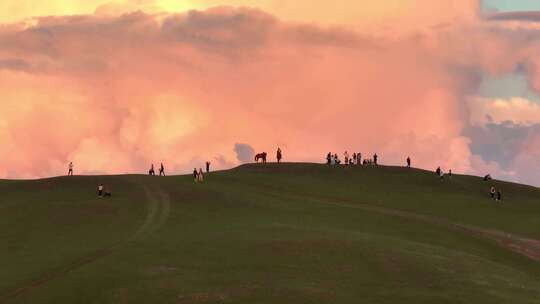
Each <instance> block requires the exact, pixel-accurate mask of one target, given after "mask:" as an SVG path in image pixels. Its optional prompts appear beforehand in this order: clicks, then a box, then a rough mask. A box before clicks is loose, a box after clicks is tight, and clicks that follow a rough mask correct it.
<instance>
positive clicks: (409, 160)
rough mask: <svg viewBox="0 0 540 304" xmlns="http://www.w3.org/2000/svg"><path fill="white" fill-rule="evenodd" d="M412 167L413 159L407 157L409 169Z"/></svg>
mask: <svg viewBox="0 0 540 304" xmlns="http://www.w3.org/2000/svg"><path fill="white" fill-rule="evenodd" d="M410 167H411V158H410V157H407V168H410Z"/></svg>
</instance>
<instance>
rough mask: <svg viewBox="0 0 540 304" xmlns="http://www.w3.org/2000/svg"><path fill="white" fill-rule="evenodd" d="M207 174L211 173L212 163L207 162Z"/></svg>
mask: <svg viewBox="0 0 540 304" xmlns="http://www.w3.org/2000/svg"><path fill="white" fill-rule="evenodd" d="M206 173H210V162H209V161H207V162H206Z"/></svg>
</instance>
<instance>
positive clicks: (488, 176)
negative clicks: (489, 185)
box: [484, 174, 492, 182]
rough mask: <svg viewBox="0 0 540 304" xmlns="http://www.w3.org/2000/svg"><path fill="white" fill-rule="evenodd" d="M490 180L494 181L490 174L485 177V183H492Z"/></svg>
mask: <svg viewBox="0 0 540 304" xmlns="http://www.w3.org/2000/svg"><path fill="white" fill-rule="evenodd" d="M490 180H492V178H491V175H490V174H488V175H486V176H484V181H485V182H487V181H490Z"/></svg>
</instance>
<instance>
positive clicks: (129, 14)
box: [0, 0, 540, 186]
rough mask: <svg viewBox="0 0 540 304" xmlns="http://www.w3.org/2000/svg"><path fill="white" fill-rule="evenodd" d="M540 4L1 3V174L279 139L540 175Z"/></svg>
mask: <svg viewBox="0 0 540 304" xmlns="http://www.w3.org/2000/svg"><path fill="white" fill-rule="evenodd" d="M539 6H540V5H538V4H536V1H525V0H524V1H518V0H513V1H497V0H491V1H488V0H486V1H479V0H455V1H433V0H387V1H357V0H336V1H333V2H332V5H330V4H329V3H328V1H322V0H297V1H283V0H257V1H254V0H186V1H179V0H127V1H110V0H84V1H83V0H69V1H67V0H50V1H42V2H40V3H35V1H29V0H28V1H26V0H3V1H2V2H0V105H1V106H2V111H0V178H39V177H46V176H55V175H62V174H65V173H66V171H67V165H68V163H69V162H70V161H73V162H74V164H75V171H76V173H79V174H107V173H143V172H147V170H148V168H149V167H150V164H152V163H154V164H156V165H157V164H159V163H160V162H163V163H164V164H165V166H166V169H167V170H168V171H169V172H170V173H187V172H189V171H191V170H193V168H194V167H202V166H203V164H204V162H206V161H207V160H209V161H211V162H212V167H213V168H214V169H225V168H230V167H233V166H236V165H238V164H241V163H243V162H247V161H249V160H250V158H251V156H252V154H253V153H255V152H262V151H266V152H269V153H270V155H271V156H272V157H273V156H274V154H275V150H276V149H277V147H278V146H279V147H281V149H282V150H283V154H284V158H285V160H286V161H313V162H323V161H324V158H325V155H326V153H328V152H330V151H332V152H335V153H339V154H343V152H344V151H348V152H349V153H353V152H361V153H362V155H364V156H369V155H372V154H373V153H377V154H378V155H379V159H380V161H381V162H382V163H384V164H390V165H402V164H403V163H404V160H405V159H406V158H407V156H410V157H411V158H412V160H413V165H415V166H417V167H421V168H425V169H431V170H434V169H435V168H436V167H438V166H441V167H442V168H443V169H444V170H450V169H452V171H453V172H460V173H465V174H476V175H484V174H487V173H490V174H491V175H492V176H494V177H495V178H500V179H505V180H510V181H516V182H521V183H527V184H531V185H536V186H540V97H539V96H540V57H538V56H537V54H539V52H540V13H538V12H536V11H535V10H540V7H539ZM272 157H271V158H272Z"/></svg>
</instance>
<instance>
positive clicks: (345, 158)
mask: <svg viewBox="0 0 540 304" xmlns="http://www.w3.org/2000/svg"><path fill="white" fill-rule="evenodd" d="M343 157H344V160H345V165H348V164H349V153H348V152H347V151H345V153H343Z"/></svg>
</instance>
